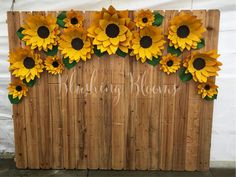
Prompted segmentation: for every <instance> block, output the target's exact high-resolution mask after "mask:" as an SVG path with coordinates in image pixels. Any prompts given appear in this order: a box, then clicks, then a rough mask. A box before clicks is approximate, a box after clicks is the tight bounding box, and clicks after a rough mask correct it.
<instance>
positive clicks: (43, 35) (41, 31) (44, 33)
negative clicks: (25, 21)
mask: <svg viewBox="0 0 236 177" xmlns="http://www.w3.org/2000/svg"><path fill="white" fill-rule="evenodd" d="M37 33H38V36H39V37H41V38H43V39H45V38H47V37H48V36H49V34H50V31H49V29H48V28H47V27H46V26H40V27H39V28H38V31H37Z"/></svg>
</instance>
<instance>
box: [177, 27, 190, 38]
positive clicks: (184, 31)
mask: <svg viewBox="0 0 236 177" xmlns="http://www.w3.org/2000/svg"><path fill="white" fill-rule="evenodd" d="M189 33H190V30H189V27H188V26H186V25H182V26H180V27H179V28H178V29H177V35H178V37H180V38H186V37H188V35H189Z"/></svg>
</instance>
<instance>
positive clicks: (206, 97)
mask: <svg viewBox="0 0 236 177" xmlns="http://www.w3.org/2000/svg"><path fill="white" fill-rule="evenodd" d="M204 99H205V100H207V101H212V100H215V99H217V94H215V95H213V97H211V98H210V97H208V96H205V97H204Z"/></svg>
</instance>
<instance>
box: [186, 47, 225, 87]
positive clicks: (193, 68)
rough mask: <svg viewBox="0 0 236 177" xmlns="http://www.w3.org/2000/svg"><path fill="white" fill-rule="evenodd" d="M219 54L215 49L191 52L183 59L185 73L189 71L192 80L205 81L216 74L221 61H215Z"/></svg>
mask: <svg viewBox="0 0 236 177" xmlns="http://www.w3.org/2000/svg"><path fill="white" fill-rule="evenodd" d="M219 56H220V55H218V54H217V53H216V51H215V50H210V51H208V52H203V53H197V52H192V53H191V54H190V55H189V56H188V57H187V58H186V59H185V60H184V67H186V68H187V69H186V71H185V72H186V73H191V74H192V76H193V79H194V81H196V82H200V83H205V82H207V78H208V77H210V76H216V75H218V74H217V72H218V71H219V70H220V68H219V66H221V65H222V64H221V62H219V61H217V58H218V57H219Z"/></svg>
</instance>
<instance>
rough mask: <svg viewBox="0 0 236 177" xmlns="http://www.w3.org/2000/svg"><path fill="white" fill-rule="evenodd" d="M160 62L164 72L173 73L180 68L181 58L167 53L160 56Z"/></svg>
mask: <svg viewBox="0 0 236 177" xmlns="http://www.w3.org/2000/svg"><path fill="white" fill-rule="evenodd" d="M160 64H161V67H160V68H161V70H163V71H164V72H165V73H167V74H170V73H175V72H176V71H177V70H178V69H179V68H180V64H181V59H180V58H178V57H176V56H175V55H171V54H169V53H168V54H167V55H166V56H163V57H162V59H161V61H160Z"/></svg>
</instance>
